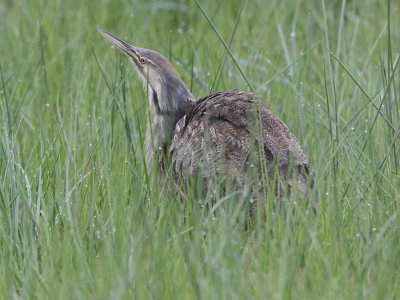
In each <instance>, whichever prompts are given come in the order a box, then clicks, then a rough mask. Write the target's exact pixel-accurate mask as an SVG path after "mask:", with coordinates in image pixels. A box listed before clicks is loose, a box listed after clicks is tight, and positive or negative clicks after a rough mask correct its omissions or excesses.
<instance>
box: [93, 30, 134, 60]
mask: <svg viewBox="0 0 400 300" xmlns="http://www.w3.org/2000/svg"><path fill="white" fill-rule="evenodd" d="M97 31H98V32H100V33H101V34H102V35H103V36H104V37H105V38H106V39H107V40H108V41H110V42H111V44H113V45H114V46H115V47H117V48H118V49H119V50H121V51H122V52H123V53H125V54H126V55H128V56H130V57H133V58H135V59H138V58H139V57H140V55H139V53H138V52H137V51H136V50H135V48H136V47H134V46H132V45H130V44H128V43H127V42H125V41H123V40H121V39H120V38H119V37H117V36H116V35H114V34H112V33H110V32H108V31H105V30H103V29H101V28H98V27H97Z"/></svg>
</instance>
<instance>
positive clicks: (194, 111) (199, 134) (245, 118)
mask: <svg viewBox="0 0 400 300" xmlns="http://www.w3.org/2000/svg"><path fill="white" fill-rule="evenodd" d="M263 102H264V101H263V100H262V99H260V98H258V97H257V96H255V95H254V94H252V93H246V92H243V91H240V90H233V91H225V92H218V93H215V94H211V95H209V96H207V97H204V98H202V99H200V100H199V101H197V102H196V103H194V104H193V105H192V106H191V107H190V108H189V109H188V111H187V113H186V115H185V116H184V117H183V118H182V119H180V120H179V121H178V123H177V125H176V127H175V132H174V138H173V141H172V145H171V148H170V151H171V153H172V160H173V164H174V169H175V172H176V173H177V174H178V176H182V177H184V178H185V177H187V176H190V175H193V174H195V173H197V172H200V174H201V175H202V176H203V177H207V176H210V174H211V172H212V171H217V173H221V171H224V172H225V173H229V174H228V175H231V176H234V177H235V178H236V179H237V180H239V181H242V180H245V176H246V174H245V173H246V170H245V167H246V166H245V164H246V161H247V158H248V156H249V151H252V150H254V148H253V147H252V144H254V142H256V143H261V144H263V146H264V149H263V150H264V153H265V155H266V158H267V159H266V162H267V163H270V162H272V160H274V159H275V160H277V161H278V164H279V166H280V170H282V171H285V168H287V166H288V165H289V163H290V161H293V164H294V165H296V166H306V167H307V166H308V159H307V157H306V155H305V153H304V152H303V150H302V149H301V147H300V144H299V143H298V141H297V140H296V138H295V137H294V136H293V134H292V133H291V132H290V130H289V129H288V128H287V126H286V125H285V124H284V123H283V122H282V121H281V120H279V119H278V118H277V117H276V116H275V115H273V114H272V113H271V112H270V111H269V110H268V107H267V106H266V105H265V104H263ZM260 120H261V122H260ZM257 124H258V127H257ZM260 124H261V126H259V125H260ZM257 129H258V134H257ZM260 129H261V132H260ZM221 168H225V170H221Z"/></svg>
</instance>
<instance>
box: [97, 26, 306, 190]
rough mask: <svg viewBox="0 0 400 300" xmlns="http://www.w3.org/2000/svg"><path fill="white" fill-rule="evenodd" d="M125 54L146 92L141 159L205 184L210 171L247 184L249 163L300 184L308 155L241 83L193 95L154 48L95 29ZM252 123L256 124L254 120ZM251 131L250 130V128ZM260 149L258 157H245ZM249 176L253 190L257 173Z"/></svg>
mask: <svg viewBox="0 0 400 300" xmlns="http://www.w3.org/2000/svg"><path fill="white" fill-rule="evenodd" d="M98 30H99V32H100V33H101V34H102V35H103V36H104V37H105V38H106V39H107V40H109V41H110V42H111V43H112V44H113V45H114V46H116V47H117V48H118V49H119V50H121V51H122V52H123V53H124V54H126V55H127V56H128V57H129V60H130V61H131V63H132V65H133V67H134V68H135V70H136V73H137V74H138V75H139V77H140V79H141V80H142V81H143V83H144V85H145V89H146V90H147V93H148V105H149V114H150V118H149V120H150V121H149V122H148V124H147V132H146V152H147V157H146V164H147V167H148V169H149V170H150V169H152V168H153V166H154V163H156V165H157V166H158V170H160V172H165V170H164V164H165V161H166V158H167V156H169V157H171V158H172V164H173V170H174V173H175V175H176V177H177V178H179V179H180V180H181V181H183V182H185V181H187V180H188V179H189V178H191V177H193V176H200V178H201V179H202V180H203V181H204V182H205V184H206V186H208V187H209V186H210V185H209V183H210V181H211V174H218V175H220V177H225V178H226V177H229V178H231V179H233V181H235V182H236V184H237V185H238V186H241V187H243V186H244V185H245V184H246V182H247V183H248V182H249V181H248V177H249V176H248V174H249V173H250V171H249V170H250V169H251V168H252V169H253V170H254V169H257V170H261V169H263V168H264V169H265V170H267V171H266V172H264V174H267V176H266V177H270V178H271V177H273V176H274V173H275V174H278V175H277V176H275V177H278V178H279V180H280V182H283V183H286V185H287V186H289V187H293V186H294V185H296V186H297V187H298V189H299V191H300V193H304V192H305V190H306V174H307V173H308V165H309V163H308V159H307V156H306V155H305V153H304V152H303V150H302V148H301V146H300V144H299V142H298V141H297V140H296V138H295V137H294V135H293V134H292V133H291V132H290V130H289V129H288V127H287V126H286V125H285V124H284V123H283V122H282V121H281V120H280V119H279V118H277V117H276V116H275V115H273V114H272V113H271V112H270V111H269V110H268V107H267V106H266V105H265V104H263V101H262V100H263V99H261V98H260V97H257V96H256V95H254V94H253V93H247V92H244V91H241V90H231V91H224V92H217V93H214V94H211V95H208V96H205V97H203V98H201V99H199V100H197V101H196V99H195V98H194V97H193V95H192V94H191V92H190V91H189V89H188V88H187V87H186V86H185V84H184V83H183V81H182V79H181V78H180V77H179V75H178V73H177V72H176V71H175V69H174V68H173V66H172V65H171V63H170V62H169V61H168V60H167V59H166V58H165V57H164V56H162V55H161V54H160V53H158V52H155V51H153V50H149V49H144V48H138V47H135V46H132V45H130V44H128V43H126V42H125V41H123V40H121V39H120V38H118V37H116V36H115V35H113V34H111V33H109V32H107V31H105V30H102V29H98ZM257 124H258V126H257ZM257 128H258V134H257V133H256V134H254V132H257V130H256V129H257ZM259 149H261V153H262V155H261V156H262V159H259V160H256V162H257V165H256V168H254V163H252V161H251V159H250V158H251V157H252V153H254V152H259V151H258V150H259ZM256 181H259V182H254V181H253V183H252V184H253V188H254V189H256V190H260V186H261V185H262V184H260V181H261V176H260V177H259V178H258V180H257V179H256Z"/></svg>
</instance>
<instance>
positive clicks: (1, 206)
mask: <svg viewBox="0 0 400 300" xmlns="http://www.w3.org/2000/svg"><path fill="white" fill-rule="evenodd" d="M243 4H244V5H243ZM399 16H400V3H399V2H398V1H380V0H347V1H346V0H342V1H327V0H325V2H324V1H323V0H313V1H301V0H299V1H293V0H282V1H281V0H279V1H278V0H276V1H272V0H271V1H269V0H268V1H267V0H251V1H250V0H249V1H247V2H246V1H245V2H244V3H242V2H241V1H239V0H238V1H228V0H224V1H215V0H201V1H200V0H199V2H198V3H196V1H183V0H181V1H128V0H98V1H88V0H85V1H78V0H76V1H75V0H72V1H63V0H52V1H50V0H48V1H45V0H15V1H11V0H9V1H6V0H4V1H1V2H0V20H1V21H0V38H1V43H0V53H1V55H0V73H1V74H0V75H1V78H0V296H1V299H130V298H134V299H149V298H150V299H197V298H200V299H255V298H256V299H257V298H258V299H399V298H400V273H399V271H400V219H399V214H400V205H399V201H400V157H398V155H399V151H400V150H399V147H400V143H399V141H398V138H399V130H400V66H399V55H400V30H399V28H400V17H399ZM96 26H99V27H101V28H104V29H106V30H109V31H111V32H113V33H116V34H118V35H119V36H121V37H122V38H124V39H126V40H127V41H129V42H131V43H132V44H134V45H137V46H141V47H145V48H151V49H154V50H156V51H159V52H161V53H163V54H164V55H165V56H166V57H168V58H170V59H171V61H172V63H173V64H174V66H176V68H177V70H178V72H179V73H180V74H181V76H182V78H183V79H184V81H185V82H186V83H187V85H188V86H189V87H190V88H191V90H192V91H193V94H194V95H195V96H196V97H201V96H203V95H207V94H209V93H210V91H215V90H224V89H231V88H241V89H244V90H248V91H250V90H253V91H255V92H257V93H259V94H261V95H262V96H264V97H266V98H267V99H268V103H269V105H270V106H271V110H272V111H273V112H274V113H275V114H277V115H278V116H279V117H280V118H281V119H282V120H284V121H285V122H286V123H287V124H288V126H289V127H290V128H291V130H292V131H293V133H294V134H295V135H296V136H297V137H298V138H299V140H300V142H301V143H302V145H304V149H305V151H306V153H307V154H308V156H309V158H310V161H311V164H312V168H313V172H314V173H315V184H314V187H313V189H312V191H310V192H309V194H308V195H307V197H306V199H297V198H296V196H293V197H292V199H290V201H287V202H285V203H283V204H282V205H280V206H275V207H274V208H273V205H272V204H273V203H274V201H275V199H274V196H273V195H269V197H268V199H267V200H266V201H267V203H269V205H267V218H266V221H265V224H258V225H257V226H255V228H252V229H249V230H246V229H245V228H244V227H243V226H242V225H241V224H238V223H237V222H236V221H235V218H234V217H232V216H231V215H230V214H228V213H226V211H224V210H223V209H221V210H218V211H217V213H216V214H213V213H211V212H210V210H208V209H206V208H204V207H202V205H201V204H199V203H198V200H199V199H194V198H193V199H189V200H188V201H187V202H185V203H182V202H181V201H180V200H179V199H180V197H179V195H178V194H171V193H167V192H166V191H165V190H164V188H163V187H161V186H158V185H157V184H155V183H154V182H155V181H154V178H148V177H146V176H145V173H144V163H143V162H144V151H143V147H142V142H143V137H144V132H145V131H144V128H145V123H146V94H145V92H144V91H143V89H142V86H141V83H140V82H139V80H138V79H137V78H136V76H135V75H134V74H133V72H132V68H131V66H130V65H129V62H128V60H127V59H126V58H125V57H124V56H122V55H121V54H120V53H119V52H118V51H117V50H115V49H111V48H110V44H109V43H108V42H107V41H105V40H104V39H103V38H102V37H101V36H100V34H99V33H98V32H97V31H96V29H95V28H96ZM227 47H229V49H230V52H231V53H228V52H227V51H226V48H227ZM231 54H232V55H231ZM238 66H239V67H238ZM310 203H312V205H313V207H314V208H316V210H317V211H318V213H317V214H313V213H312V211H313V209H312V208H311V206H310Z"/></svg>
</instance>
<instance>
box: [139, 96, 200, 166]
mask: <svg viewBox="0 0 400 300" xmlns="http://www.w3.org/2000/svg"><path fill="white" fill-rule="evenodd" d="M158 94H159V93H157V92H156V91H154V90H150V91H149V92H148V97H149V99H148V100H149V101H148V103H149V118H148V122H147V131H146V164H147V168H148V170H151V169H153V168H154V167H156V165H157V166H158V168H163V167H164V164H165V159H166V154H167V153H168V149H169V146H170V144H171V141H172V135H173V132H174V129H175V125H176V123H177V122H178V120H179V119H180V118H182V117H183V116H184V114H185V111H186V108H187V106H188V105H189V104H190V103H192V102H193V99H194V98H193V96H192V95H191V93H190V92H189V91H187V95H184V97H181V99H179V106H176V108H174V109H171V107H172V106H170V107H169V110H168V109H166V108H164V107H163V106H162V104H163V103H165V101H166V99H163V98H161V97H164V95H163V94H162V93H160V94H161V97H160V96H158ZM171 100H172V101H173V100H175V99H169V101H170V102H171Z"/></svg>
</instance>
